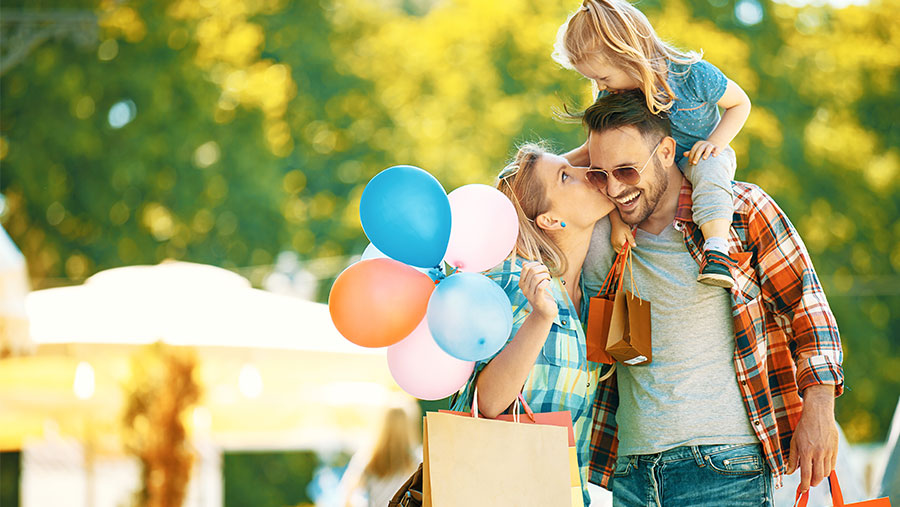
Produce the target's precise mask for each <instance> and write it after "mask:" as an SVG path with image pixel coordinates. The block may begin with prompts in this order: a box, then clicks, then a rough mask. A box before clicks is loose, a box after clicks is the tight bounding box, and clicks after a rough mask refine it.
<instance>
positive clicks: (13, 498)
mask: <svg viewBox="0 0 900 507" xmlns="http://www.w3.org/2000/svg"><path fill="white" fill-rule="evenodd" d="M21 475H22V452H21V451H4V452H0V505H4V506H10V507H19V484H21V482H20V481H21Z"/></svg>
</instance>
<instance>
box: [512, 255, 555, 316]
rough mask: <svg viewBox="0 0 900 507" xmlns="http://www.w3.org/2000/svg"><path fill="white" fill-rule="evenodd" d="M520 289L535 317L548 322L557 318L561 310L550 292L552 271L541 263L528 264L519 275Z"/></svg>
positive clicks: (523, 266)
mask: <svg viewBox="0 0 900 507" xmlns="http://www.w3.org/2000/svg"><path fill="white" fill-rule="evenodd" d="M519 288H520V289H522V294H525V297H526V298H527V299H528V302H529V303H531V307H532V308H533V309H534V315H537V316H539V317H541V318H544V319H547V320H553V319H555V318H556V315H557V313H558V312H559V308H557V306H556V300H555V299H553V293H552V292H551V290H550V270H549V269H547V266H544V265H543V264H541V263H540V262H526V263H525V264H523V265H522V273H521V274H520V275H519Z"/></svg>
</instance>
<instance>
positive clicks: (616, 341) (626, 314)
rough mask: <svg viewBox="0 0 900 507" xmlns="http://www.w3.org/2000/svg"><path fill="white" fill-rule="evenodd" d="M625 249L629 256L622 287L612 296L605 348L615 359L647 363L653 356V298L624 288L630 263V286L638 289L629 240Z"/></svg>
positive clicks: (625, 262) (620, 277)
mask: <svg viewBox="0 0 900 507" xmlns="http://www.w3.org/2000/svg"><path fill="white" fill-rule="evenodd" d="M623 252H627V254H626V255H627V257H625V258H624V260H623V261H622V273H621V275H620V276H619V288H618V290H617V291H616V297H615V299H614V300H613V308H612V315H611V317H610V321H609V335H608V338H607V342H606V351H607V352H608V353H609V355H611V356H612V357H613V358H614V359H615V360H616V361H619V362H620V363H622V364H626V365H628V366H635V365H639V364H647V363H649V362H650V361H652V360H653V353H652V351H653V349H652V346H651V340H650V336H651V327H650V302H649V301H644V300H643V299H641V298H640V294H638V295H635V294H634V293H632V292H631V291H628V290H625V289H624V287H623V281H624V279H625V268H626V267H627V268H628V270H629V274H630V275H631V287H632V288H633V289H635V290H637V289H636V287H635V286H634V275H633V273H632V271H631V270H632V267H631V263H632V260H631V249H630V248H629V246H628V245H627V244H626V245H625V249H624V250H623Z"/></svg>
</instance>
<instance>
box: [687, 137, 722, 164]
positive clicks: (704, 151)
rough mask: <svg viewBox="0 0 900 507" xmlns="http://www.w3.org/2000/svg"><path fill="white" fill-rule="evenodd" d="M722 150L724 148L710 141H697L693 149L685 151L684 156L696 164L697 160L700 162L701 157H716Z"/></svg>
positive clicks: (704, 158)
mask: <svg viewBox="0 0 900 507" xmlns="http://www.w3.org/2000/svg"><path fill="white" fill-rule="evenodd" d="M720 151H722V148H720V147H718V146H716V145H715V144H713V143H711V142H709V141H697V142H696V143H694V147H693V148H691V151H686V152H684V156H685V157H688V161H689V162H690V163H691V164H696V163H697V162H700V159H701V158H702V159H703V160H706V159H708V158H709V157H710V156H713V157H715V156H716V155H718V154H719V152H720Z"/></svg>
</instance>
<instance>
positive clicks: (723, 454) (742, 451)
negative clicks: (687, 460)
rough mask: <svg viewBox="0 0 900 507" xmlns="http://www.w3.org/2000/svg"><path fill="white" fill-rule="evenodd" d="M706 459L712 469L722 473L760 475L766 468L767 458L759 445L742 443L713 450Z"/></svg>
mask: <svg viewBox="0 0 900 507" xmlns="http://www.w3.org/2000/svg"><path fill="white" fill-rule="evenodd" d="M704 459H705V461H706V463H707V464H708V465H709V467H710V468H711V469H712V470H715V471H716V472H718V473H720V474H722V475H758V474H761V473H763V470H764V468H765V460H764V459H763V457H762V453H761V452H760V449H759V446H758V445H740V446H736V447H732V448H728V449H723V450H721V451H713V452H711V453H709V454H707V455H706V456H705V457H704Z"/></svg>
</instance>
